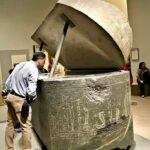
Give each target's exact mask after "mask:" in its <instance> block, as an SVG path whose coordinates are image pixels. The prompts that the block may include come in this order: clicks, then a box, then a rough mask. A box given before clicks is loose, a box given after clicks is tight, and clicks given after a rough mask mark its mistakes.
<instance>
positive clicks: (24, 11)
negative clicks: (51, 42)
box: [0, 0, 57, 54]
mask: <svg viewBox="0 0 150 150" xmlns="http://www.w3.org/2000/svg"><path fill="white" fill-rule="evenodd" d="M56 1H57V0H0V50H19V49H30V50H31V51H32V46H33V44H34V42H33V41H32V40H31V35H32V34H33V32H34V31H35V30H36V29H37V27H38V26H39V25H40V24H41V22H42V20H43V19H44V18H45V17H46V16H47V15H48V13H49V12H50V10H51V9H52V7H53V5H54V4H55V2H56ZM31 54H32V52H31Z"/></svg>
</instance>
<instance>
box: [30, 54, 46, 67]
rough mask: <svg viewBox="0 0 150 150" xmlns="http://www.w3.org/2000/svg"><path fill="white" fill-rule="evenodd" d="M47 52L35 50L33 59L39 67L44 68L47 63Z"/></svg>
mask: <svg viewBox="0 0 150 150" xmlns="http://www.w3.org/2000/svg"><path fill="white" fill-rule="evenodd" d="M45 57H46V56H45V54H44V53H43V52H35V53H34V54H33V58H32V60H33V61H34V62H35V63H36V65H37V67H38V68H39V69H41V68H43V66H44V64H45Z"/></svg>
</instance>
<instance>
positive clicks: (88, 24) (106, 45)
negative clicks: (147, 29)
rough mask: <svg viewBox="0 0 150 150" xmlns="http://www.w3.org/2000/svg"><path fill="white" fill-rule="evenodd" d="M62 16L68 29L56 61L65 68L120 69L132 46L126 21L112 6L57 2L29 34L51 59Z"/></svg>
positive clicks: (97, 1)
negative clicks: (43, 44)
mask: <svg viewBox="0 0 150 150" xmlns="http://www.w3.org/2000/svg"><path fill="white" fill-rule="evenodd" d="M62 14H64V15H66V16H67V17H68V18H69V19H70V20H71V21H72V22H73V23H74V25H75V27H73V28H71V27H70V28H69V29H68V32H67V36H66V38H65V41H64V44H63V47H62V51H61V54H60V59H59V62H60V63H61V64H62V65H63V66H65V68H67V69H99V68H105V69H106V68H120V67H122V66H124V65H125V62H126V61H127V59H128V56H129V53H130V50H131V47H132V30H131V28H130V25H129V22H128V19H127V18H126V16H125V15H124V14H123V12H121V10H120V9H118V8H117V7H116V6H114V5H112V4H110V3H108V2H105V1H102V0H94V1H92V0H60V1H58V2H57V3H56V5H55V7H54V9H53V10H52V11H51V12H50V14H49V15H48V16H47V17H46V19H45V20H44V21H43V22H42V24H41V25H40V26H39V28H38V29H37V31H36V32H35V33H34V34H33V36H32V39H33V40H35V41H36V42H37V43H39V44H40V43H41V41H43V42H44V43H45V44H46V46H45V48H47V49H49V51H50V52H51V54H52V56H54V55H55V52H56V50H57V47H58V45H59V43H60V39H61V36H62V32H63V28H64V24H65V20H64V19H63V17H62Z"/></svg>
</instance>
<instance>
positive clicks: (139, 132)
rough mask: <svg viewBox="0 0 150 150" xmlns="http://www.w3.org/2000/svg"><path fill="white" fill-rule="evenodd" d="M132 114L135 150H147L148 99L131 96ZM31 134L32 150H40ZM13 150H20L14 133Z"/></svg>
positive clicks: (2, 110) (1, 113)
mask: <svg viewBox="0 0 150 150" xmlns="http://www.w3.org/2000/svg"><path fill="white" fill-rule="evenodd" d="M6 111H7V109H6V106H0V137H1V140H0V150H5V148H4V134H5V126H6ZM132 112H133V120H134V132H135V142H136V147H135V150H149V149H150V117H149V115H150V97H145V98H141V97H138V96H132ZM32 134H33V136H32V137H33V138H32V144H33V150H41V148H40V147H41V146H40V144H39V142H38V139H37V137H36V135H35V134H34V132H33V133H32ZM14 144H15V150H20V149H21V148H20V145H21V133H15V142H14Z"/></svg>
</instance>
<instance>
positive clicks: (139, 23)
mask: <svg viewBox="0 0 150 150" xmlns="http://www.w3.org/2000/svg"><path fill="white" fill-rule="evenodd" d="M149 6H150V1H148V0H128V14H129V21H130V24H131V26H132V29H133V47H135V48H139V50H140V52H139V58H140V59H139V61H132V74H133V77H134V81H136V72H137V68H138V64H139V62H141V61H145V62H146V64H147V67H148V68H150V17H149V14H150V9H149Z"/></svg>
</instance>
